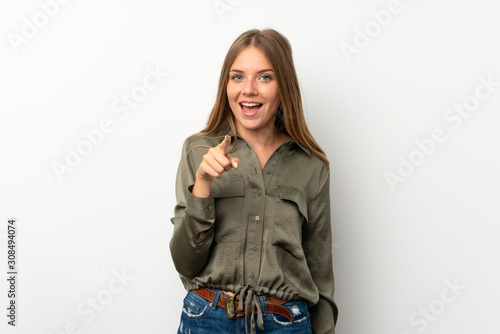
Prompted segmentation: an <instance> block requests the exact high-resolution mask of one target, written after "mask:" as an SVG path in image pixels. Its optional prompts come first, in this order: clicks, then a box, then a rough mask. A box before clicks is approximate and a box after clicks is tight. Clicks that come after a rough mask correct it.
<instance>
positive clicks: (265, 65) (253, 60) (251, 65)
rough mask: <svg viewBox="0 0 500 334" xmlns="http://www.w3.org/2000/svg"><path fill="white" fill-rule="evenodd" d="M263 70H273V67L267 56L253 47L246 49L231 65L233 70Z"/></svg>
mask: <svg viewBox="0 0 500 334" xmlns="http://www.w3.org/2000/svg"><path fill="white" fill-rule="evenodd" d="M263 69H270V70H272V69H273V67H272V66H271V62H270V61H269V59H268V58H267V57H266V55H265V54H264V53H263V52H262V51H261V50H260V49H259V48H257V47H255V46H253V45H250V46H247V47H246V48H244V49H243V50H242V51H241V52H240V53H239V54H238V56H237V57H236V59H235V60H234V62H233V64H232V65H231V70H240V71H260V70H263Z"/></svg>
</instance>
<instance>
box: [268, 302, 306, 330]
mask: <svg viewBox="0 0 500 334" xmlns="http://www.w3.org/2000/svg"><path fill="white" fill-rule="evenodd" d="M283 306H285V307H286V308H287V309H288V310H289V311H290V314H291V315H292V317H293V322H291V321H290V319H288V318H287V317H285V316H283V315H281V314H276V313H269V316H270V319H271V321H272V322H273V323H274V324H276V325H278V326H280V327H294V326H300V325H303V324H304V323H310V315H309V309H308V308H307V303H306V302H305V301H303V300H299V301H291V302H287V303H285V304H283Z"/></svg>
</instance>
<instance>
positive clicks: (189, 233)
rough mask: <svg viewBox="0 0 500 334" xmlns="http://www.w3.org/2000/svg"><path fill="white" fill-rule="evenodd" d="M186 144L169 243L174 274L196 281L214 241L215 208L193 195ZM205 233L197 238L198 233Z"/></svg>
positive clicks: (192, 164) (210, 200) (192, 170)
mask: <svg viewBox="0 0 500 334" xmlns="http://www.w3.org/2000/svg"><path fill="white" fill-rule="evenodd" d="M189 146H190V144H189V141H188V140H186V141H185V142H184V146H183V149H182V156H181V160H180V163H179V167H178V170H177V179H176V198H177V204H176V206H175V209H174V217H172V218H171V219H170V221H171V222H172V223H173V224H174V232H173V234H172V239H171V240H170V254H171V255H172V260H173V262H174V265H175V268H176V270H177V271H178V272H179V274H181V275H182V276H185V277H187V278H193V277H195V276H196V275H197V274H198V273H199V272H201V271H202V270H203V268H204V267H205V265H206V263H207V260H208V256H209V253H210V246H211V244H212V240H213V225H214V222H215V206H214V199H213V198H199V197H196V196H194V195H193V194H192V192H191V190H192V188H193V185H194V179H195V171H196V168H197V166H195V162H194V159H193V157H192V156H191V154H190V152H189ZM201 232H206V234H205V235H203V237H201V238H200V233H201Z"/></svg>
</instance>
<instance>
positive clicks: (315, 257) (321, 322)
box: [303, 165, 338, 334]
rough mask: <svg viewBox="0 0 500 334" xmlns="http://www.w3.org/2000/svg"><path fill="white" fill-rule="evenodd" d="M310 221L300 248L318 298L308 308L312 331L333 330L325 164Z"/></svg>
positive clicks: (334, 315)
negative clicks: (304, 256)
mask: <svg viewBox="0 0 500 334" xmlns="http://www.w3.org/2000/svg"><path fill="white" fill-rule="evenodd" d="M308 213H309V220H308V222H307V223H306V225H305V226H304V230H303V248H304V253H305V255H306V259H307V264H308V266H309V270H310V272H311V276H312V278H313V281H314V283H315V285H316V287H317V288H318V291H319V301H318V303H317V304H316V305H314V306H312V307H310V308H309V310H310V313H311V324H312V332H313V333H314V334H327V333H328V334H332V333H335V324H336V322H337V316H338V309H337V305H336V304H335V301H334V299H333V292H334V288H335V283H334V278H333V258H332V233H331V217H330V170H329V167H328V166H327V165H325V167H324V169H323V172H322V175H321V181H320V186H319V189H318V192H317V193H316V195H315V196H314V198H313V199H312V201H311V203H310V207H309V209H308Z"/></svg>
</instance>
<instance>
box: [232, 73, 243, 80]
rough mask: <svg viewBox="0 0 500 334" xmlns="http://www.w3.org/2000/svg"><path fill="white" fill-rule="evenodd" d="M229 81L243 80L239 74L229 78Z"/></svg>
mask: <svg viewBox="0 0 500 334" xmlns="http://www.w3.org/2000/svg"><path fill="white" fill-rule="evenodd" d="M231 79H232V80H236V81H241V80H243V77H242V76H241V75H239V74H233V75H232V76H231Z"/></svg>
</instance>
